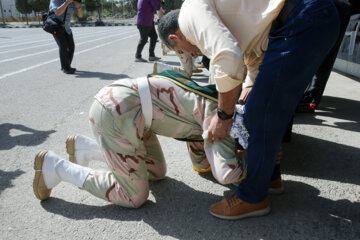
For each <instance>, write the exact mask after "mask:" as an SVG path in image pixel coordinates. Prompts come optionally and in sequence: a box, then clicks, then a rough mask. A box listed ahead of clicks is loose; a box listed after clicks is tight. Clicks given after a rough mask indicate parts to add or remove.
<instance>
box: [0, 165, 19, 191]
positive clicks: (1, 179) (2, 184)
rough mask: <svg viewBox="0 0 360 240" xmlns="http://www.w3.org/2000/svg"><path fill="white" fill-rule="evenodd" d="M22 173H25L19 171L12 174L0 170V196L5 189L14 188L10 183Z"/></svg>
mask: <svg viewBox="0 0 360 240" xmlns="http://www.w3.org/2000/svg"><path fill="white" fill-rule="evenodd" d="M24 173H25V172H24V171H22V170H19V169H18V170H16V171H12V172H6V171H3V170H1V169H0V194H1V192H2V191H4V190H5V189H6V188H12V187H14V185H13V184H12V181H13V180H14V179H15V178H17V177H19V176H20V175H22V174H24Z"/></svg>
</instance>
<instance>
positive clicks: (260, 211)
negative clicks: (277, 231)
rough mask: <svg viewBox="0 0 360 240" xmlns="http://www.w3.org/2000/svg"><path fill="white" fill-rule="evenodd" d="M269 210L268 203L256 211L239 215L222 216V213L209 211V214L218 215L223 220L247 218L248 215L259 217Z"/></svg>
mask: <svg viewBox="0 0 360 240" xmlns="http://www.w3.org/2000/svg"><path fill="white" fill-rule="evenodd" d="M270 211H271V208H270V205H269V206H267V207H266V208H264V209H260V210H257V211H253V212H249V213H245V214H241V215H238V216H224V215H218V214H216V213H213V212H211V211H209V212H210V214H211V215H213V216H215V217H218V218H221V219H225V220H239V219H243V218H249V217H260V216H265V215H267V214H269V213H270Z"/></svg>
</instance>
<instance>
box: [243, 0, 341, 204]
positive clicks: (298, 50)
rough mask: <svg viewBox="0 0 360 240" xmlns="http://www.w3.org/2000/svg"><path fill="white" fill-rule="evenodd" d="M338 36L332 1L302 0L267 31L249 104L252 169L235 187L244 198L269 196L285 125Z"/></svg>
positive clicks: (257, 199) (247, 118)
mask: <svg viewBox="0 0 360 240" xmlns="http://www.w3.org/2000/svg"><path fill="white" fill-rule="evenodd" d="M287 1H292V0H287ZM338 35H339V17H338V13H337V10H336V8H335V6H334V3H333V1H331V0H307V1H300V2H299V3H298V4H296V6H295V8H293V10H292V11H291V12H290V14H289V15H288V17H287V20H286V21H285V22H284V23H283V25H282V26H281V27H280V28H278V29H274V30H272V31H271V32H270V33H269V44H268V48H267V50H266V52H265V55H264V59H263V62H262V64H261V66H260V68H259V74H258V76H257V78H256V79H255V84H254V86H253V88H252V91H251V93H250V95H249V98H248V99H247V102H246V104H245V109H246V111H245V115H244V120H245V125H246V127H247V130H248V131H249V135H250V138H249V146H248V149H247V163H248V166H247V167H248V169H247V173H248V174H247V177H246V179H244V181H242V182H241V184H240V185H239V186H238V187H237V189H236V195H237V196H238V197H239V198H240V199H242V200H243V201H245V202H249V203H257V202H260V201H262V200H264V199H265V198H266V196H267V193H268V188H269V184H270V179H271V175H272V173H273V170H274V166H275V161H276V156H277V153H278V151H279V148H280V144H281V141H282V138H283V136H284V134H285V131H286V128H287V127H288V124H289V122H290V120H291V117H292V115H293V114H294V112H295V108H296V106H297V104H298V103H299V101H300V99H301V97H302V95H303V93H304V91H305V88H306V86H307V85H308V84H309V82H310V80H311V78H312V76H313V75H314V74H315V73H316V71H317V69H318V68H319V66H320V64H321V63H322V61H323V59H324V58H325V56H326V55H327V54H328V52H329V50H330V49H331V48H332V46H333V45H334V43H335V41H336V39H337V36H338Z"/></svg>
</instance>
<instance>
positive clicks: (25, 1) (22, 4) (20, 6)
mask: <svg viewBox="0 0 360 240" xmlns="http://www.w3.org/2000/svg"><path fill="white" fill-rule="evenodd" d="M15 6H16V9H17V10H18V11H19V12H20V13H22V14H28V13H31V12H32V10H33V9H32V7H31V5H30V4H29V0H15Z"/></svg>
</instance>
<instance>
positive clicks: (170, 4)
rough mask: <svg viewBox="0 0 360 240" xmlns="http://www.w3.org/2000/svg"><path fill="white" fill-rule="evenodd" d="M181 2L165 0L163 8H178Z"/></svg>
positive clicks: (168, 10)
mask: <svg viewBox="0 0 360 240" xmlns="http://www.w3.org/2000/svg"><path fill="white" fill-rule="evenodd" d="M182 3H183V2H182V0H165V10H166V12H170V11H171V10H174V9H179V8H181V5H182Z"/></svg>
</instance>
